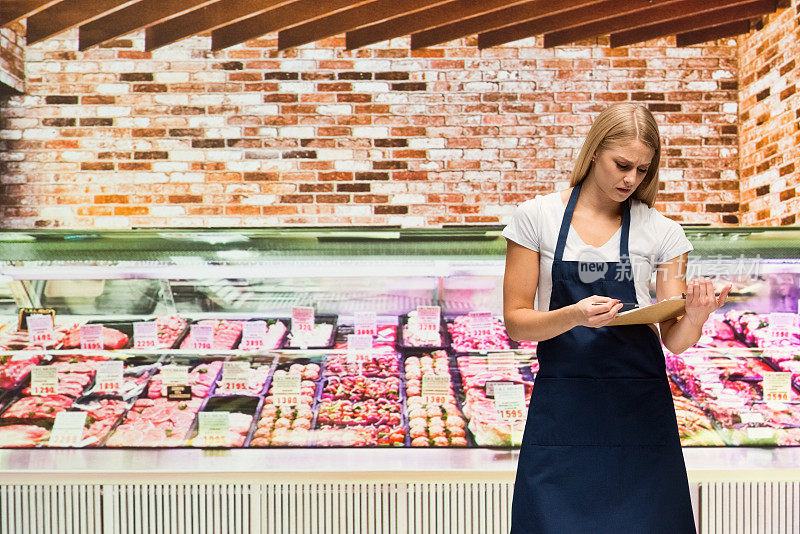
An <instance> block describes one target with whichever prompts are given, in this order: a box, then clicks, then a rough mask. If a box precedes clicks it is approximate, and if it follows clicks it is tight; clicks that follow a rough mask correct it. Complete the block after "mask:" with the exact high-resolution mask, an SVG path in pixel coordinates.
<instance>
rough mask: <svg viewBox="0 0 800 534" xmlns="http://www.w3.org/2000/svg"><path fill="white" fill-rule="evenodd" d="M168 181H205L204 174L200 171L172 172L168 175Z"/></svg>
mask: <svg viewBox="0 0 800 534" xmlns="http://www.w3.org/2000/svg"><path fill="white" fill-rule="evenodd" d="M169 181H170V182H175V183H202V182H204V181H205V174H203V173H202V172H173V173H171V174H170V175H169Z"/></svg>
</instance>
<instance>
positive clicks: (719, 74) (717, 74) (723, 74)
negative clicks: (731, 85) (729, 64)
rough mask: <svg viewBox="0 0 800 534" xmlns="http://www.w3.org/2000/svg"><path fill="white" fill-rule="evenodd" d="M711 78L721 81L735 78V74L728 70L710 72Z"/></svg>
mask: <svg viewBox="0 0 800 534" xmlns="http://www.w3.org/2000/svg"><path fill="white" fill-rule="evenodd" d="M711 77H712V78H713V79H715V80H723V79H725V78H735V77H736V73H735V72H731V71H729V70H724V69H719V70H715V71H714V72H712V73H711Z"/></svg>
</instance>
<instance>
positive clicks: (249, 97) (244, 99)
mask: <svg viewBox="0 0 800 534" xmlns="http://www.w3.org/2000/svg"><path fill="white" fill-rule="evenodd" d="M226 100H227V102H228V103H229V104H233V105H234V106H251V105H255V104H261V103H262V102H264V96H263V95H262V94H261V93H237V94H229V95H227V99H226ZM276 107H277V106H276Z"/></svg>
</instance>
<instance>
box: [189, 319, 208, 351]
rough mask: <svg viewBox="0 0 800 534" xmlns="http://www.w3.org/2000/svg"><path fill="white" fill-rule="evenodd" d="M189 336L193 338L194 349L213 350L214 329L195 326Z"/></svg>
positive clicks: (191, 328) (205, 326)
mask: <svg viewBox="0 0 800 534" xmlns="http://www.w3.org/2000/svg"><path fill="white" fill-rule="evenodd" d="M189 335H190V336H192V348H194V349H197V350H211V347H213V346H214V327H213V326H208V325H199V324H193V325H192V326H191V327H190V331H189Z"/></svg>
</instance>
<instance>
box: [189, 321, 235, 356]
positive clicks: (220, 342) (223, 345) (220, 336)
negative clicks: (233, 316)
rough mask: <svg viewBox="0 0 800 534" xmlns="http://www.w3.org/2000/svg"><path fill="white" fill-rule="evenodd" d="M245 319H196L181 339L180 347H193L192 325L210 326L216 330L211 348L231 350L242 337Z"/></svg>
mask: <svg viewBox="0 0 800 534" xmlns="http://www.w3.org/2000/svg"><path fill="white" fill-rule="evenodd" d="M243 324H244V321H234V320H227V319H202V320H200V321H194V322H192V324H191V325H189V328H188V329H187V330H186V335H185V336H184V338H183V339H182V340H181V343H180V348H182V349H193V348H194V344H193V341H192V333H191V327H192V325H201V326H210V327H211V328H212V329H213V332H214V339H213V342H212V344H211V350H231V349H234V348H236V347H237V346H238V344H239V339H240V338H241V337H242V325H243Z"/></svg>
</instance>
